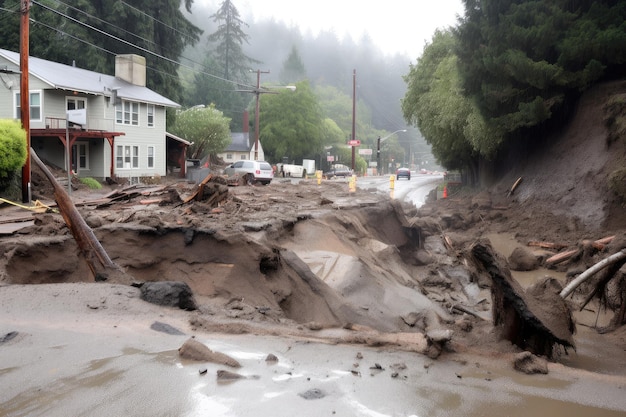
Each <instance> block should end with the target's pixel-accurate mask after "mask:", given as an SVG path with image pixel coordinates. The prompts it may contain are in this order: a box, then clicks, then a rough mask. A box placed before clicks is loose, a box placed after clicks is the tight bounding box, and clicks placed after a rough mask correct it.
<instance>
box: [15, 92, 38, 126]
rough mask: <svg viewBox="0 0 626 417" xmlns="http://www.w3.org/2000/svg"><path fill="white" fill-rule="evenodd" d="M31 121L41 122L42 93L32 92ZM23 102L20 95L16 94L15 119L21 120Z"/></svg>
mask: <svg viewBox="0 0 626 417" xmlns="http://www.w3.org/2000/svg"><path fill="white" fill-rule="evenodd" d="M29 104H30V120H32V121H36V122H40V121H41V113H42V112H41V91H31V92H30V103H29ZM20 106H21V100H20V93H15V118H16V119H21V117H22V112H21V108H20Z"/></svg>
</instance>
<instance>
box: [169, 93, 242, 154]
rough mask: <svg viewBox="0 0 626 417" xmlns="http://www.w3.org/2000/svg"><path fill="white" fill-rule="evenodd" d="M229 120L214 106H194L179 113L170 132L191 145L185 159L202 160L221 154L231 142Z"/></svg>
mask: <svg viewBox="0 0 626 417" xmlns="http://www.w3.org/2000/svg"><path fill="white" fill-rule="evenodd" d="M229 123H230V119H229V118H227V117H224V114H223V113H222V112H221V111H219V110H217V109H216V108H215V106H213V105H210V106H195V107H192V108H190V109H187V110H183V111H180V112H179V113H178V114H177V115H176V123H175V124H174V126H172V127H171V129H170V130H171V132H172V133H173V134H175V135H177V136H180V137H182V138H183V139H185V140H188V141H189V142H193V144H192V145H191V146H190V147H189V149H188V150H187V157H188V158H192V159H202V158H204V157H205V156H207V155H211V156H213V155H216V154H218V153H220V152H223V151H224V150H225V149H226V148H227V147H228V145H229V144H230V142H231V137H230V129H229V127H228V126H229Z"/></svg>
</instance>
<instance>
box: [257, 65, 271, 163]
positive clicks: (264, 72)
mask: <svg viewBox="0 0 626 417" xmlns="http://www.w3.org/2000/svg"><path fill="white" fill-rule="evenodd" d="M269 73H270V72H269V71H261V70H260V69H258V70H256V90H255V91H254V94H256V106H255V109H254V160H255V161H258V160H259V96H260V95H261V74H269Z"/></svg>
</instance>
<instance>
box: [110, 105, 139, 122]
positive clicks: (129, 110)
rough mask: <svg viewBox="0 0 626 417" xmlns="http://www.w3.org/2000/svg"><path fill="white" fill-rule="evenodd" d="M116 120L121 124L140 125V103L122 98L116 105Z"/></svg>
mask: <svg viewBox="0 0 626 417" xmlns="http://www.w3.org/2000/svg"><path fill="white" fill-rule="evenodd" d="M115 122H116V123H117V124H120V125H133V126H138V125H139V103H136V102H134V101H126V100H122V102H121V103H120V104H117V105H116V106H115Z"/></svg>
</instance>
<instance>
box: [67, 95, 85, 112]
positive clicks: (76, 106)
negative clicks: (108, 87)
mask: <svg viewBox="0 0 626 417" xmlns="http://www.w3.org/2000/svg"><path fill="white" fill-rule="evenodd" d="M71 102H74V108H73V109H70V103H71ZM79 103H82V107H81V106H80V104H79ZM65 109H66V110H82V109H85V110H87V99H86V98H85V97H72V96H68V97H65Z"/></svg>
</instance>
